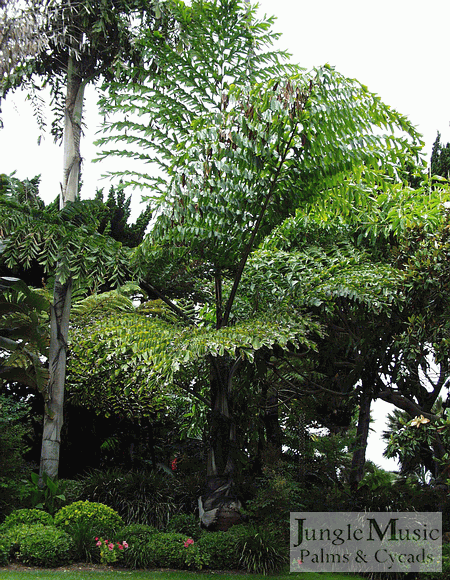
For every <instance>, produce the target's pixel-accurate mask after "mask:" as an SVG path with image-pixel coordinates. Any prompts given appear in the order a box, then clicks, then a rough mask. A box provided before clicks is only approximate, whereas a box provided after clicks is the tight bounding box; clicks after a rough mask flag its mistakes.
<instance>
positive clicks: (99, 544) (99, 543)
mask: <svg viewBox="0 0 450 580" xmlns="http://www.w3.org/2000/svg"><path fill="white" fill-rule="evenodd" d="M95 545H96V546H98V547H99V548H100V546H101V545H102V543H101V542H100V540H99V541H98V542H97V543H96V544H95Z"/></svg>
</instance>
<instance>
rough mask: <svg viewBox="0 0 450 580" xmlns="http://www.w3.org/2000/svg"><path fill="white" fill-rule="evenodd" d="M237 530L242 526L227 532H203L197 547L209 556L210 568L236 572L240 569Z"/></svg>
mask: <svg viewBox="0 0 450 580" xmlns="http://www.w3.org/2000/svg"><path fill="white" fill-rule="evenodd" d="M237 528H242V526H234V527H233V528H230V529H229V530H228V531H227V532H203V534H202V536H201V538H200V539H199V540H198V542H197V543H196V545H197V548H198V550H199V551H201V552H203V553H205V554H207V555H208V566H209V568H211V569H214V570H235V569H238V568H239V567H240V563H239V560H240V555H239V554H238V553H237V551H236V541H237V537H238V534H237V532H236V530H235V529H237ZM232 530H233V531H232Z"/></svg>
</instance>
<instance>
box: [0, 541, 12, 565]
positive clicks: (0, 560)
mask: <svg viewBox="0 0 450 580" xmlns="http://www.w3.org/2000/svg"><path fill="white" fill-rule="evenodd" d="M9 547H10V546H9V543H8V541H7V540H6V538H2V537H0V566H7V565H8V557H9Z"/></svg>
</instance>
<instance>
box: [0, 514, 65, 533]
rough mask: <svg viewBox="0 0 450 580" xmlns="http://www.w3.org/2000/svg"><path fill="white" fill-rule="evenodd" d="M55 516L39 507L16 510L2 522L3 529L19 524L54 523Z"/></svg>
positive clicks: (46, 524) (48, 524) (47, 524)
mask: <svg viewBox="0 0 450 580" xmlns="http://www.w3.org/2000/svg"><path fill="white" fill-rule="evenodd" d="M53 523H54V522H53V518H52V516H51V515H50V514H48V513H47V512H44V511H42V510H38V509H21V510H16V511H14V512H12V513H11V514H9V516H7V517H6V519H5V521H4V522H3V524H2V529H7V528H12V527H13V526H16V525H18V524H43V525H44V526H51V525H53Z"/></svg>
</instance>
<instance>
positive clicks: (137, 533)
mask: <svg viewBox="0 0 450 580" xmlns="http://www.w3.org/2000/svg"><path fill="white" fill-rule="evenodd" d="M157 533H158V530H157V529H156V528H154V527H153V526H146V525H145V524H130V525H129V526H124V527H123V528H121V529H120V530H118V531H117V533H116V535H115V537H114V540H115V541H116V542H121V541H123V540H125V541H126V542H127V543H128V549H127V550H126V552H125V553H124V559H123V563H124V565H125V566H127V567H128V568H145V566H146V564H144V563H143V560H144V559H145V556H144V555H143V550H142V547H143V546H146V545H147V542H148V540H149V539H150V538H151V536H153V535H154V534H157Z"/></svg>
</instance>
